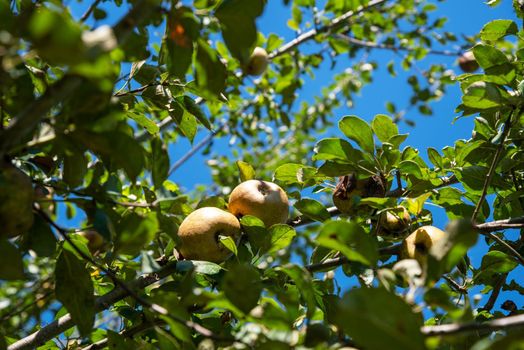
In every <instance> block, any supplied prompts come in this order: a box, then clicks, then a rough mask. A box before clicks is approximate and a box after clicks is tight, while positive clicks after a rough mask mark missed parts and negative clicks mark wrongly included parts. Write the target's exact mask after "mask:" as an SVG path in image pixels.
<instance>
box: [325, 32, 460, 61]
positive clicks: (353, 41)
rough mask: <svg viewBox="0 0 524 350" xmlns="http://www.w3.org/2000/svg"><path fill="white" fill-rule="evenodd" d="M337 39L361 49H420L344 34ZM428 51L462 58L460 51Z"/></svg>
mask: <svg viewBox="0 0 524 350" xmlns="http://www.w3.org/2000/svg"><path fill="white" fill-rule="evenodd" d="M335 37H337V38H339V39H342V40H345V41H347V42H348V43H351V44H353V45H356V46H361V47H367V48H370V49H384V50H391V51H416V50H419V49H420V48H419V47H405V46H394V45H387V44H382V43H374V42H369V41H363V40H359V39H356V38H353V37H350V36H348V35H344V34H337V35H336V36H335ZM426 50H428V51H427V52H428V54H432V55H441V56H457V57H458V56H460V55H461V52H459V51H448V50H433V49H426Z"/></svg>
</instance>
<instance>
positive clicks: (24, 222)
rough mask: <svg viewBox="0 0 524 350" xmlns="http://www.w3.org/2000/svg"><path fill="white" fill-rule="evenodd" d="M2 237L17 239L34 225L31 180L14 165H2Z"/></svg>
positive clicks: (0, 193) (0, 171)
mask: <svg viewBox="0 0 524 350" xmlns="http://www.w3.org/2000/svg"><path fill="white" fill-rule="evenodd" d="M0 223H2V228H1V229H0V235H7V237H15V236H18V235H19V234H21V233H24V232H25V231H27V230H29V229H30V228H31V226H32V225H33V186H32V184H31V179H30V178H29V176H27V175H26V174H25V173H24V172H23V171H21V170H20V169H18V168H17V167H15V166H14V165H12V164H9V163H3V164H1V165H0Z"/></svg>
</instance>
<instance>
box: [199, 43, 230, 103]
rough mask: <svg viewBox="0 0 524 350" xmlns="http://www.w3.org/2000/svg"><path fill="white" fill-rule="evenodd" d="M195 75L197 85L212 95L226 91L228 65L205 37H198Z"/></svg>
mask: <svg viewBox="0 0 524 350" xmlns="http://www.w3.org/2000/svg"><path fill="white" fill-rule="evenodd" d="M195 75H196V82H197V85H198V86H199V87H200V88H201V89H202V90H204V91H207V92H208V93H209V94H210V95H211V96H218V95H220V93H221V92H223V91H224V88H225V86H226V67H225V66H224V64H223V63H222V62H221V61H220V58H219V57H218V55H217V53H216V52H215V51H214V50H213V49H212V48H211V47H210V46H209V45H208V44H207V43H206V42H205V40H204V39H203V38H200V39H198V51H197V61H196V72H195Z"/></svg>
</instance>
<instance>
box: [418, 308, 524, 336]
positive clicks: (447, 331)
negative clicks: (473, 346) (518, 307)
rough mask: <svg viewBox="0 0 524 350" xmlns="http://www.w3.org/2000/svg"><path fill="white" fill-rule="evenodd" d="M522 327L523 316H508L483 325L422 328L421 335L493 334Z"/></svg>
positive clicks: (461, 324) (466, 324) (469, 324)
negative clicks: (497, 331)
mask: <svg viewBox="0 0 524 350" xmlns="http://www.w3.org/2000/svg"><path fill="white" fill-rule="evenodd" d="M522 326H524V314H522V315H517V316H508V317H503V318H498V319H495V320H491V321H486V322H483V323H478V322H471V323H452V324H442V325H438V326H424V327H422V328H421V332H422V334H424V335H425V336H428V337H433V336H442V335H453V334H457V333H471V332H478V331H489V332H493V331H496V330H499V329H504V330H506V329H509V328H515V327H522Z"/></svg>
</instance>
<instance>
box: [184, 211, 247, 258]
mask: <svg viewBox="0 0 524 350" xmlns="http://www.w3.org/2000/svg"><path fill="white" fill-rule="evenodd" d="M219 236H230V237H231V238H233V240H234V241H235V242H237V241H238V239H239V238H240V222H239V221H238V219H237V218H236V217H235V216H234V215H233V214H231V213H228V212H227V211H225V210H222V209H218V208H215V207H203V208H200V209H197V210H195V211H194V212H192V213H191V214H189V215H188V216H187V217H186V218H185V219H184V221H182V224H180V227H179V228H178V237H180V240H181V246H180V248H179V249H178V250H179V252H180V254H182V256H183V257H184V258H186V259H190V260H205V261H211V262H215V263H220V262H222V261H224V260H226V259H227V258H228V257H229V256H230V255H231V251H229V249H227V248H226V247H225V246H224V245H223V244H221V243H220V241H219V239H220V238H219Z"/></svg>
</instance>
